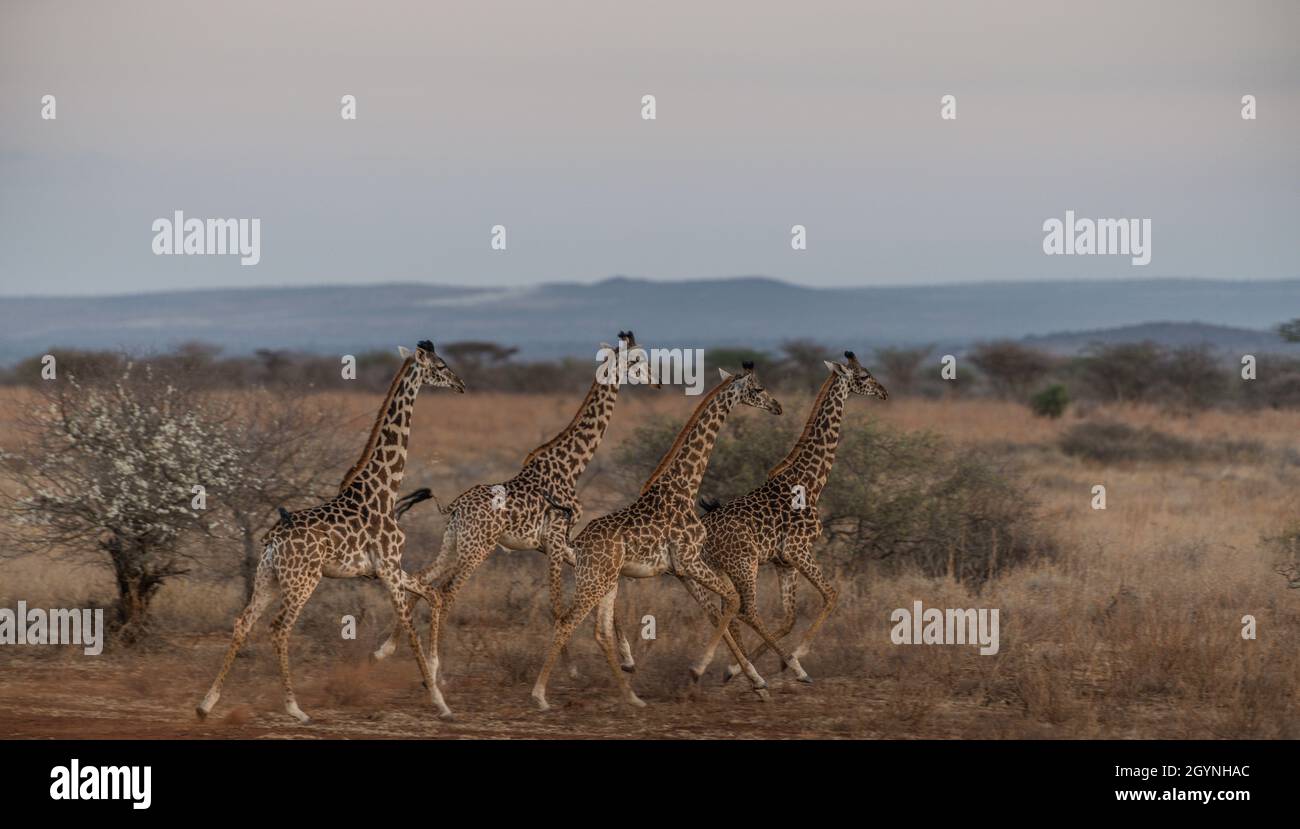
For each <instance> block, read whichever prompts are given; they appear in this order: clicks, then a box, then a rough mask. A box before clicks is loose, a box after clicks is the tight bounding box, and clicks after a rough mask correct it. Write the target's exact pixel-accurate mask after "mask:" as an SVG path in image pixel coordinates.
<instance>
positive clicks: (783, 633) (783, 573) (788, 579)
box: [723, 563, 799, 682]
mask: <svg viewBox="0 0 1300 829" xmlns="http://www.w3.org/2000/svg"><path fill="white" fill-rule="evenodd" d="M776 572H777V578H778V579H779V581H780V585H781V610H782V611H784V613H785V615H784V616H783V617H782V619H781V626H780V627H779V628H777V631H776V633H774V634H773V635H772V637H773V638H774V639H776V640H777V641H778V642H779V641H781V640H782V639H784V638H785V637H787V636H789V635H790V631H792V630H794V622H795V615H796V609H797V603H796V598H797V596H796V589H795V588H796V587H797V586H798V584H799V571H798V570H796V569H795V568H793V567H791V566H790V565H788V564H780V563H777V564H776ZM766 650H767V643H766V642H759V643H758V646H757V647H756V648H754V652H753V653H752V654H750V656H749V658H750V659H752V660H757V659H758V657H760V656H762V655H763V653H764V652H765V651H766ZM782 670H784V665H783V666H782ZM738 673H740V666H739V665H732V666H731V667H729V668H728V669H727V673H726V675H725V676H724V677H723V682H730V681H731V680H732V679H733V678H735V676H736V674H738Z"/></svg>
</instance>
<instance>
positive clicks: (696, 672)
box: [691, 668, 704, 685]
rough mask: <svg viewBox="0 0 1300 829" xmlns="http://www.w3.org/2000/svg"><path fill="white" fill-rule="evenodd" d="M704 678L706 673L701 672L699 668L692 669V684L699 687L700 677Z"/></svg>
mask: <svg viewBox="0 0 1300 829" xmlns="http://www.w3.org/2000/svg"><path fill="white" fill-rule="evenodd" d="M702 676H704V672H703V671H701V670H700V669H699V668H691V683H692V684H693V685H699V684H700V677H702Z"/></svg>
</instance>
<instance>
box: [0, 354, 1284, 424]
mask: <svg viewBox="0 0 1300 829" xmlns="http://www.w3.org/2000/svg"><path fill="white" fill-rule="evenodd" d="M848 345H850V346H851V345H852V344H848ZM438 351H439V353H440V354H441V355H443V356H444V357H445V358H446V359H447V361H448V362H449V363H451V365H452V366H454V367H455V369H456V371H457V373H459V374H460V376H461V377H462V378H463V379H464V380H465V382H466V384H467V385H468V386H469V388H470V389H472V390H476V391H499V392H516V393H547V392H571V391H575V390H580V389H583V388H585V387H586V386H587V385H588V384H589V383H590V382H591V379H592V377H593V372H594V370H595V359H594V350H593V357H592V358H591V359H581V358H575V357H569V358H564V359H558V360H529V359H528V358H527V355H526V354H524V353H521V352H520V351H519V350H518V349H517V348H514V347H510V346H505V345H501V344H498V343H493V342H450V343H446V344H440V345H439V346H438ZM49 353H50V354H52V355H53V356H54V357H55V359H56V365H57V366H58V369H59V371H68V372H71V373H72V374H74V375H76V376H81V377H86V378H91V377H94V376H102V375H105V374H112V373H116V372H119V371H120V370H121V369H122V368H123V367H124V366H125V364H126V363H127V362H129V361H134V362H138V363H139V362H144V363H150V364H153V365H155V366H157V367H158V368H159V369H161V370H163V371H165V372H170V371H177V372H181V373H183V374H185V375H187V376H188V377H189V378H190V379H191V381H192V382H194V383H195V384H197V385H201V386H207V387H211V388H222V389H228V388H250V387H257V388H265V389H268V390H275V389H289V388H292V389H297V390H301V389H304V388H307V389H312V390H318V391H328V390H339V391H362V392H367V393H379V392H383V391H384V390H385V389H386V388H387V386H388V383H389V382H390V381H391V379H392V376H393V371H394V369H395V368H396V366H397V364H398V362H399V361H400V358H399V357H398V355H397V351H396V349H394V350H392V351H391V352H390V351H367V352H362V353H358V354H355V355H353V356H354V357H355V361H356V367H355V373H356V376H355V379H344V377H343V367H344V366H343V355H342V354H340V355H338V356H325V355H321V354H309V353H302V352H292V351H282V350H269V349H260V350H258V351H255V352H254V353H253V354H251V355H243V356H223V355H222V354H221V351H220V349H219V348H217V347H215V346H211V345H207V344H204V343H197V342H196V343H187V344H185V345H182V346H180V347H178V348H176V349H175V350H173V351H171V352H167V353H160V354H151V355H144V356H140V355H128V354H125V353H119V352H113V351H79V350H71V349H52V350H51V351H50V352H49ZM842 356H843V351H842V349H837V348H835V347H832V346H830V345H827V344H822V343H817V342H812V341H808V340H793V341H789V342H786V343H783V344H782V345H781V346H780V347H778V348H777V349H776V350H775V351H770V352H769V351H761V350H754V349H746V348H711V349H706V350H705V352H704V359H705V376H704V382H705V384H706V386H708V385H712V382H713V379H714V378H716V377H717V369H718V368H719V367H721V368H726V369H729V370H733V371H734V370H735V369H737V368H738V367H739V366H740V364H741V363H742V362H743V361H745V360H753V361H754V362H755V363H756V364H757V366H758V371H759V375H760V376H761V377H762V378H763V380H764V382H765V383H766V384H768V385H769V386H771V387H773V388H777V389H781V390H784V391H811V390H814V389H816V388H817V387H818V386H819V385H820V384H821V382H822V381H823V380H824V379H825V377H826V368H825V366H824V365H823V360H828V359H838V358H841V357H842ZM858 356H859V358H862V359H863V361H864V363H866V365H868V366H869V368H870V369H871V371H872V372H873V373H874V374H875V375H876V377H877V378H879V379H880V380H881V382H883V383H884V384H885V386H886V388H888V389H889V392H890V394H891V395H895V396H904V397H906V396H920V397H948V396H968V397H995V398H1002V399H1009V400H1016V401H1020V402H1024V403H1027V404H1030V405H1032V406H1033V407H1034V408H1035V410H1036V411H1039V412H1040V413H1041V414H1045V415H1052V416H1055V415H1059V414H1061V413H1063V412H1064V411H1065V410H1066V408H1067V407H1068V406H1069V405H1070V403H1071V402H1083V403H1110V402H1135V403H1151V404H1155V405H1159V406H1162V407H1166V408H1169V409H1173V410H1196V409H1204V408H1210V407H1222V406H1231V407H1243V408H1282V407H1297V406H1300V358H1296V357H1288V356H1283V355H1276V354H1257V355H1254V364H1253V366H1251V367H1249V369H1250V370H1251V371H1253V379H1247V378H1246V377H1245V376H1243V374H1244V373H1247V369H1248V367H1247V366H1245V365H1243V363H1242V358H1243V357H1244V356H1245V355H1236V356H1233V357H1229V356H1224V355H1222V354H1220V353H1218V352H1216V351H1215V350H1214V349H1212V348H1211V347H1209V346H1191V347H1177V348H1169V347H1165V346H1161V345H1159V344H1156V343H1153V342H1140V343H1118V344H1104V345H1103V344H1098V345H1095V346H1093V347H1091V348H1088V349H1086V350H1084V351H1083V352H1082V353H1080V354H1078V355H1074V356H1069V357H1062V356H1059V355H1054V354H1051V353H1049V352H1046V351H1042V350H1039V349H1036V348H1033V347H1030V346H1026V345H1024V344H1022V343H1018V342H1014V341H1009V340H1001V341H994V342H984V343H978V344H976V345H974V346H972V347H971V348H969V349H967V350H966V351H964V352H961V353H959V354H958V355H957V356H956V361H955V366H954V367H955V377H952V379H945V377H944V376H943V374H944V371H943V368H944V358H945V356H946V355H944V354H942V353H940V351H939V350H937V349H935V348H933V347H924V346H922V347H911V348H880V349H876V350H875V351H874V353H870V354H861V353H860V354H858ZM43 357H44V355H36V356H32V357H30V358H28V359H26V360H23V361H22V362H20V363H18V364H16V365H14V366H12V367H10V368H8V369H3V370H0V384H4V385H35V384H36V383H39V382H41V376H42V359H43ZM948 373H949V374H952V373H953V372H952V371H951V370H950V371H949V372H948Z"/></svg>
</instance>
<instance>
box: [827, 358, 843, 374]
mask: <svg viewBox="0 0 1300 829" xmlns="http://www.w3.org/2000/svg"><path fill="white" fill-rule="evenodd" d="M822 362H823V363H825V364H826V368H828V369H830V371H831V374H843V373H844V367H843V366H841V365H840V364H839V363H832V362H831V361H830V360H822Z"/></svg>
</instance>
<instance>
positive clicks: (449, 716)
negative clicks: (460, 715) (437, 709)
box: [438, 711, 456, 722]
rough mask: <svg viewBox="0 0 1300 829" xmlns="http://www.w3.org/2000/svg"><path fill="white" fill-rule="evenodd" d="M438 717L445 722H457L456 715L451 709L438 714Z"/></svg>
mask: <svg viewBox="0 0 1300 829" xmlns="http://www.w3.org/2000/svg"><path fill="white" fill-rule="evenodd" d="M438 719H440V720H442V721H443V722H455V721H456V715H455V714H453V713H451V712H450V711H443V712H442V713H441V714H439V715H438Z"/></svg>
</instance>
